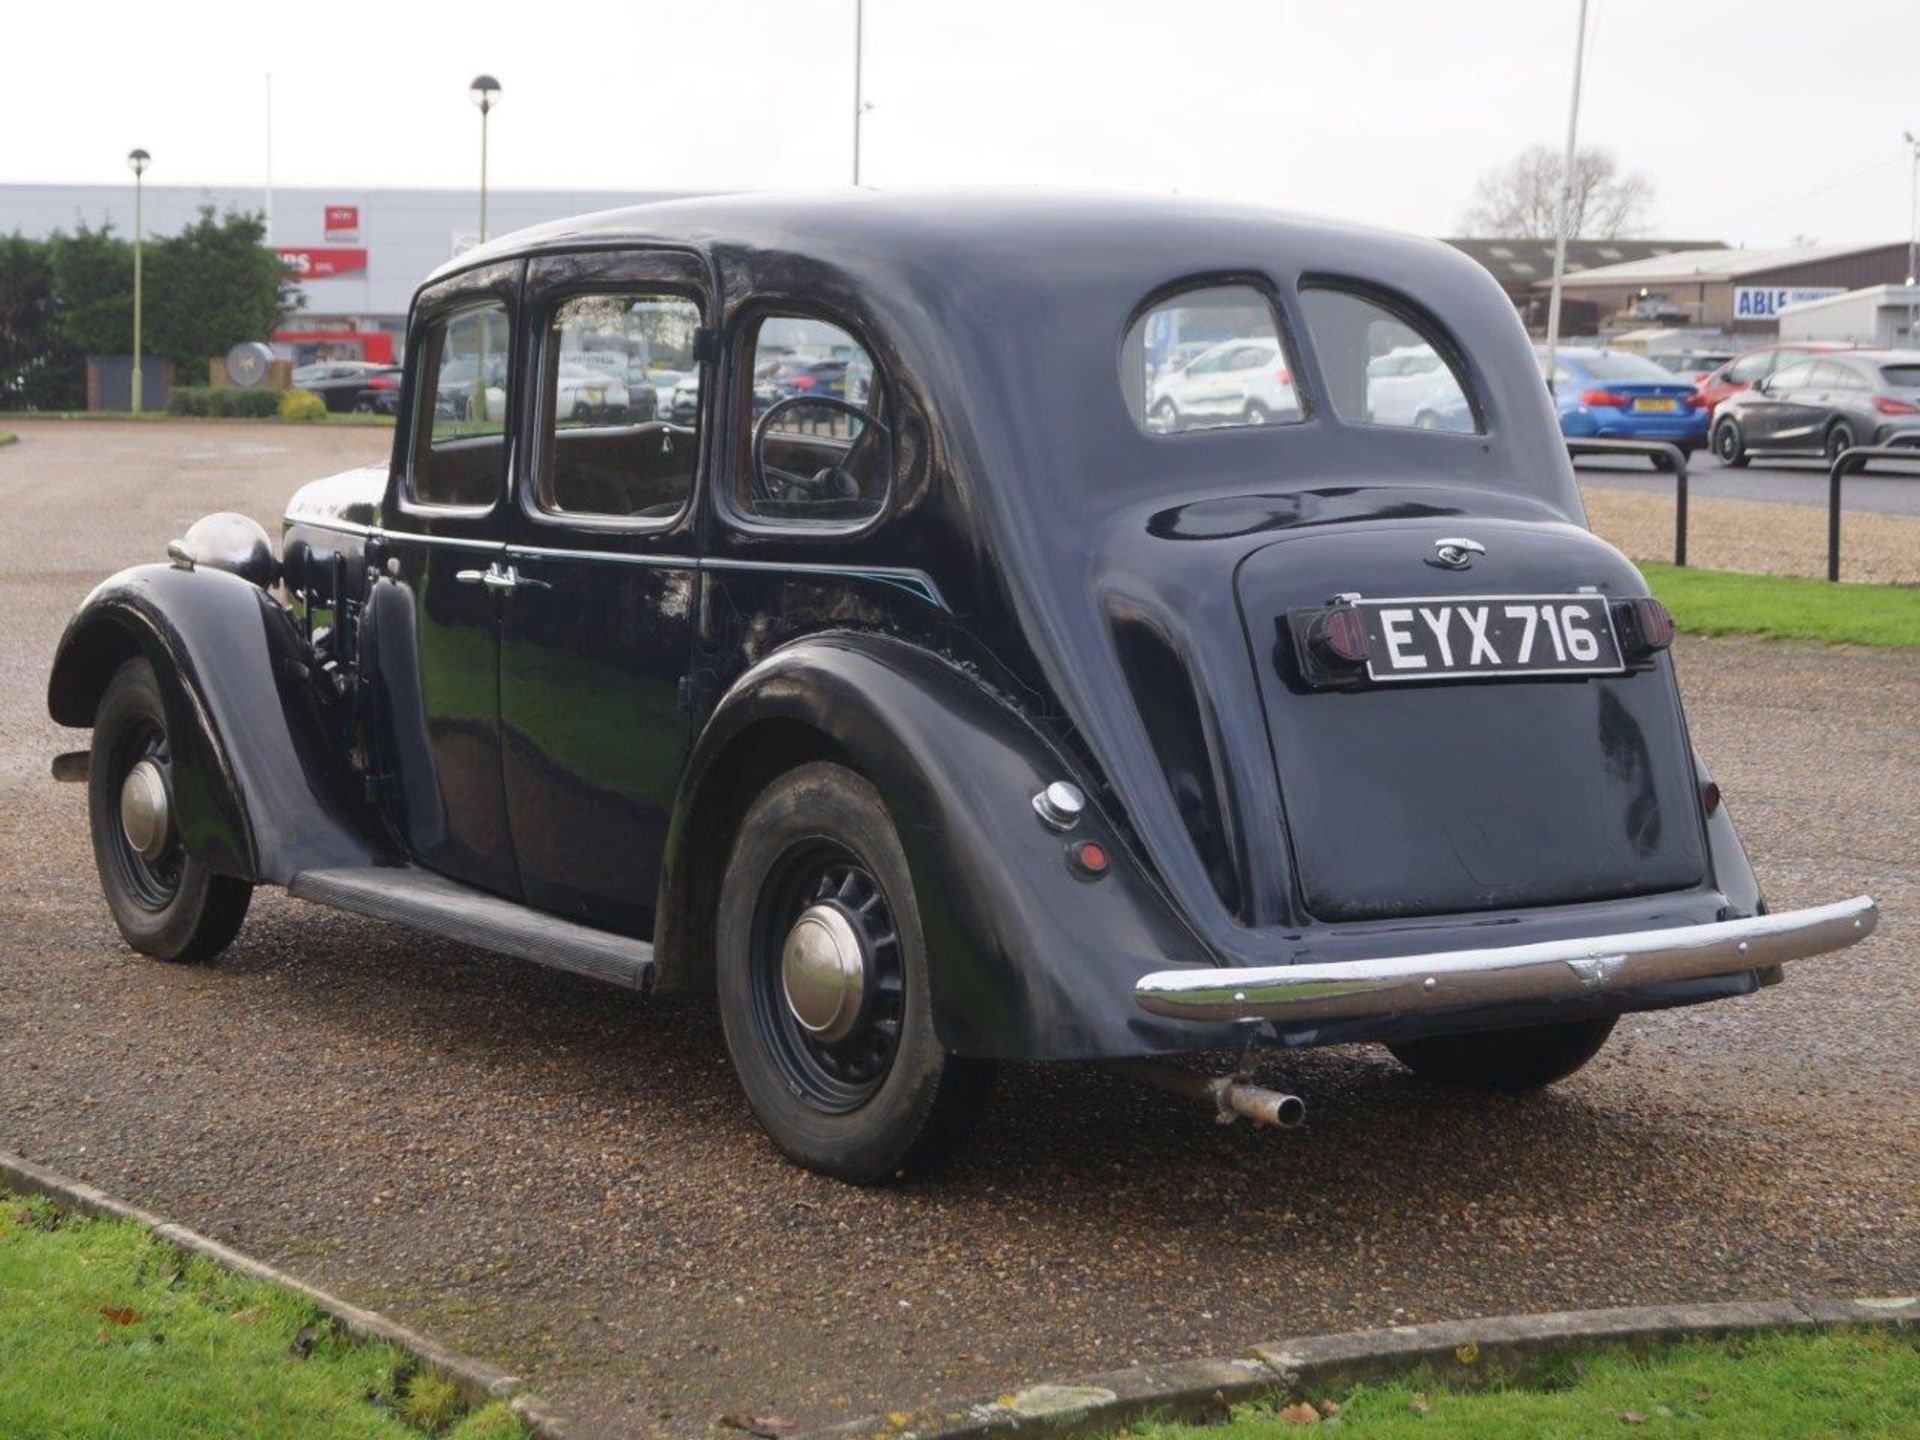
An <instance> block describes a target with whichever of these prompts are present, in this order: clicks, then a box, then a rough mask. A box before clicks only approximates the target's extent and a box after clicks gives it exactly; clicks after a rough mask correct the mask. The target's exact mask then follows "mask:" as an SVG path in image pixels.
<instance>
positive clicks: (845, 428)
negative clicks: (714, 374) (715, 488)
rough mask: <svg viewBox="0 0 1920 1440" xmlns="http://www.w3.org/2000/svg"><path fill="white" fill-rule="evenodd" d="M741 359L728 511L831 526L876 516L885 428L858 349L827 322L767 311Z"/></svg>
mask: <svg viewBox="0 0 1920 1440" xmlns="http://www.w3.org/2000/svg"><path fill="white" fill-rule="evenodd" d="M747 355H748V357H749V362H750V368H749V371H748V375H749V384H750V390H749V393H748V395H747V396H746V397H745V400H746V404H747V406H748V408H749V413H750V415H751V431H750V435H751V439H750V441H749V444H748V447H747V456H746V462H747V463H746V465H745V466H744V467H743V473H741V474H740V475H739V477H738V478H737V481H736V486H735V489H734V493H733V503H734V507H735V508H736V509H737V510H738V511H739V512H740V513H741V514H743V515H747V516H751V517H753V518H755V519H760V520H766V521H772V522H776V523H780V524H795V525H805V526H809V527H813V526H832V527H835V528H841V529H850V528H853V527H856V526H860V525H864V524H865V523H866V522H867V521H869V520H871V519H872V518H873V517H874V516H876V515H878V514H879V513H880V511H881V509H882V508H883V507H884V506H885V505H886V503H887V487H888V482H889V479H890V477H891V476H892V473H893V431H892V428H891V425H892V420H891V417H890V416H889V415H888V413H887V400H886V387H885V386H884V385H882V384H881V382H880V377H879V375H878V373H877V372H876V371H875V369H874V365H873V357H872V356H871V355H869V354H868V353H867V349H866V347H865V346H864V345H862V344H861V343H860V342H859V341H858V340H856V339H855V338H854V337H853V336H852V335H850V334H849V333H848V332H847V331H845V330H843V329H841V328H840V326H838V325H835V324H833V323H832V322H830V321H826V320H816V319H814V318H812V317H810V316H805V315H768V316H765V317H763V318H762V319H761V320H760V321H759V323H758V324H757V325H756V326H755V328H754V332H753V340H752V343H751V345H750V346H749V347H748V350H747Z"/></svg>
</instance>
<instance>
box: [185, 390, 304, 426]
mask: <svg viewBox="0 0 1920 1440" xmlns="http://www.w3.org/2000/svg"><path fill="white" fill-rule="evenodd" d="M320 408H321V410H322V412H323V413H324V411H325V410H326V406H325V405H324V404H323V405H321V407H320ZM167 413H168V414H169V415H208V416H213V417H215V418H216V419H222V420H271V419H272V418H273V417H274V416H276V415H278V414H279V413H280V392H279V391H278V390H239V389H235V388H233V387H231V386H227V385H221V386H217V387H216V386H207V385H176V386H175V387H174V388H173V392H172V393H171V394H170V395H168V396H167Z"/></svg>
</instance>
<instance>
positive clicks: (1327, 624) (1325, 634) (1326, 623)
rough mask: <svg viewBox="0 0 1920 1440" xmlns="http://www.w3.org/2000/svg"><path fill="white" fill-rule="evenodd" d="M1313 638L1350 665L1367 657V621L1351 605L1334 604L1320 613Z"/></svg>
mask: <svg viewBox="0 0 1920 1440" xmlns="http://www.w3.org/2000/svg"><path fill="white" fill-rule="evenodd" d="M1314 638H1315V639H1317V640H1319V641H1320V642H1321V643H1322V644H1324V645H1325V646H1326V648H1327V649H1329V650H1331V651H1332V652H1333V653H1334V654H1335V655H1337V656H1338V657H1339V658H1340V659H1342V660H1345V661H1346V662H1347V663H1348V664H1350V665H1357V664H1359V663H1360V662H1361V661H1362V660H1364V659H1366V658H1367V622H1366V620H1365V619H1364V618H1363V617H1362V616H1361V614H1360V612H1359V611H1358V610H1356V609H1355V608H1354V607H1353V606H1351V605H1336V606H1334V607H1333V608H1332V609H1331V610H1329V611H1327V612H1326V614H1324V615H1322V616H1321V617H1320V624H1319V625H1318V626H1317V627H1316V633H1315V635H1314Z"/></svg>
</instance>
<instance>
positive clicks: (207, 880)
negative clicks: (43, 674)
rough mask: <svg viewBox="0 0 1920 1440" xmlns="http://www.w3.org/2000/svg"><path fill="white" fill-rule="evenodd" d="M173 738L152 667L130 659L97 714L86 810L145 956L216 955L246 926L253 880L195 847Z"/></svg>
mask: <svg viewBox="0 0 1920 1440" xmlns="http://www.w3.org/2000/svg"><path fill="white" fill-rule="evenodd" d="M173 760H174V743H173V737H172V736H171V735H170V734H169V733H168V730H167V713H166V707H165V705H164V704H163V702H162V699H161V695H160V685H159V682H158V680H156V679H155V678H154V673H153V667H152V665H150V664H149V663H148V662H147V661H146V659H145V658H144V657H135V658H134V659H131V660H128V661H126V662H125V663H123V664H122V665H121V666H120V668H119V669H118V670H116V671H115V672H114V675H113V678H112V679H111V680H109V681H108V682H107V688H106V691H105V693H104V694H103V695H102V696H101V697H100V705H99V708H98V709H97V710H96V711H95V712H94V719H93V753H92V756H91V758H90V762H89V768H88V776H87V815H88V819H89V821H90V823H91V827H92V831H93V859H94V865H95V867H96V868H97V869H98V870H99V872H100V889H101V892H102V893H103V894H104V895H105V896H106V900H107V908H108V910H110V911H111V912H112V914H113V920H114V923H115V924H116V925H118V926H119V927H120V933H121V934H122V935H123V936H125V937H126V941H127V944H129V945H131V946H132V947H133V948H134V949H135V950H138V951H139V952H140V953H141V954H143V955H151V956H153V957H154V958H155V959H157V960H172V961H177V962H180V963H183V964H190V963H196V962H199V961H205V960H211V959H213V957H214V956H216V955H218V954H219V953H220V952H221V951H222V950H224V949H226V948H227V946H228V945H230V944H232V943H233V937H234V936H235V935H237V934H238V933H239V932H240V924H241V922H242V921H244V920H245V919H246V918H247V906H248V904H249V903H250V902H251V900H252V898H253V887H252V886H251V885H249V884H247V882H246V881H244V880H236V879H234V878H233V877H231V876H228V875H216V874H214V873H213V872H212V871H211V870H209V869H208V868H207V867H206V866H205V865H204V864H202V863H201V862H200V861H199V860H196V859H195V858H194V857H193V856H191V855H189V854H187V852H186V849H185V847H184V846H183V845H182V844H181V841H180V833H179V826H178V822H177V821H176V819H175V816H174V806H173V794H174V784H173Z"/></svg>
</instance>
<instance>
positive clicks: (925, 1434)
mask: <svg viewBox="0 0 1920 1440" xmlns="http://www.w3.org/2000/svg"><path fill="white" fill-rule="evenodd" d="M1835 1325H1893V1326H1901V1327H1904V1326H1908V1325H1920V1296H1911V1295H1907V1296H1895V1297H1889V1298H1886V1299H1877V1298H1856V1299H1845V1298H1839V1299H1811V1300H1761V1301H1733V1302H1729V1303H1724V1304H1709V1305H1645V1306H1633V1307H1630V1308H1624V1309H1615V1310H1569V1311H1560V1312H1556V1313H1552V1314H1546V1315H1503V1316H1496V1317H1492V1318H1489V1319H1484V1320H1447V1321H1441V1322H1439V1323H1436V1324H1431V1325H1396V1326H1393V1327H1391V1328H1390V1329H1386V1330H1360V1331H1351V1332H1348V1333H1345V1334H1338V1335H1309V1336H1302V1337H1299V1338H1296V1339H1290V1340H1282V1341H1279V1342H1277V1343H1275V1344H1270V1345H1256V1346H1254V1347H1253V1350H1252V1352H1251V1353H1250V1354H1248V1355H1246V1356H1243V1357H1237V1358H1232V1359H1216V1360H1187V1361H1181V1362H1178V1363H1175V1364H1169V1365H1141V1366H1136V1367H1135V1368H1133V1369H1130V1370H1116V1371H1113V1372H1111V1373H1108V1374H1104V1375H1091V1376H1087V1377H1086V1378H1084V1379H1080V1380H1074V1381H1070V1382H1066V1383H1061V1384H1047V1385H1035V1386H1030V1387H1028V1388H1026V1389H1022V1390H1016V1391H1013V1392H1011V1393H1008V1394H1004V1395H999V1396H995V1397H993V1398H991V1399H984V1400H978V1401H974V1402H971V1403H967V1402H962V1403H958V1404H946V1405H930V1406H926V1407H923V1408H921V1409H918V1410H913V1411H895V1412H893V1413H892V1414H888V1415H875V1416H869V1417H867V1418H865V1419H862V1420H855V1421H850V1422H848V1423H847V1424H844V1425H836V1426H833V1427H831V1428H829V1429H825V1430H820V1431H816V1432H814V1434H813V1435H812V1436H810V1437H805V1440H976V1437H987V1436H997V1435H1000V1434H1003V1433H1005V1432H1009V1431H1021V1432H1025V1433H1028V1434H1031V1435H1035V1436H1046V1437H1048V1440H1065V1437H1078V1436H1093V1435H1104V1434H1109V1433H1111V1432H1113V1431H1115V1430H1118V1429H1120V1428H1122V1427H1124V1426H1127V1425H1130V1424H1133V1423H1134V1422H1136V1421H1139V1420H1144V1419H1165V1420H1217V1419H1220V1418H1222V1417H1223V1416H1224V1414H1225V1412H1226V1410H1227V1409H1228V1408H1229V1407H1230V1406H1233V1405H1238V1404H1243V1403H1245V1402H1247V1401H1251V1400H1261V1399H1290V1398H1305V1399H1318V1398H1322V1397H1325V1396H1328V1395H1331V1394H1334V1393H1335V1392H1338V1391H1341V1390H1344V1389H1346V1388H1347V1387H1348V1386H1351V1385H1354V1384H1357V1383H1359V1382H1362V1381H1367V1380H1378V1379H1381V1378H1383V1377H1386V1376H1389V1375H1392V1374H1396V1373H1401V1372H1404V1371H1406V1370H1408V1369H1410V1368H1412V1367H1414V1366H1416V1365H1419V1364H1422V1363H1426V1364H1432V1365H1435V1366H1441V1367H1447V1368H1454V1369H1458V1370H1460V1371H1461V1372H1463V1374H1464V1373H1465V1372H1468V1371H1471V1370H1473V1369H1476V1368H1477V1369H1480V1370H1485V1369H1487V1368H1489V1367H1499V1368H1500V1369H1501V1370H1502V1372H1503V1373H1506V1374H1517V1375H1525V1374H1526V1373H1527V1372H1528V1371H1529V1370H1531V1369H1538V1368H1540V1367H1541V1366H1543V1365H1544V1364H1545V1363H1546V1362H1547V1361H1549V1360H1550V1359H1551V1358H1552V1357H1554V1356H1556V1355H1558V1354H1561V1353H1564V1352H1565V1351H1567V1350H1569V1349H1571V1348H1574V1347H1576V1346H1589V1345H1613V1344H1626V1345H1644V1346H1646V1347H1648V1348H1653V1347H1655V1346H1658V1345H1662V1344H1666V1343H1669V1342H1671V1341H1674V1340H1677V1339H1680V1338H1682V1337H1686V1336H1725V1335H1733V1334H1739V1333H1742V1332H1751V1331H1757V1330H1812V1329H1824V1328H1828V1327H1831V1326H1835Z"/></svg>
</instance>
